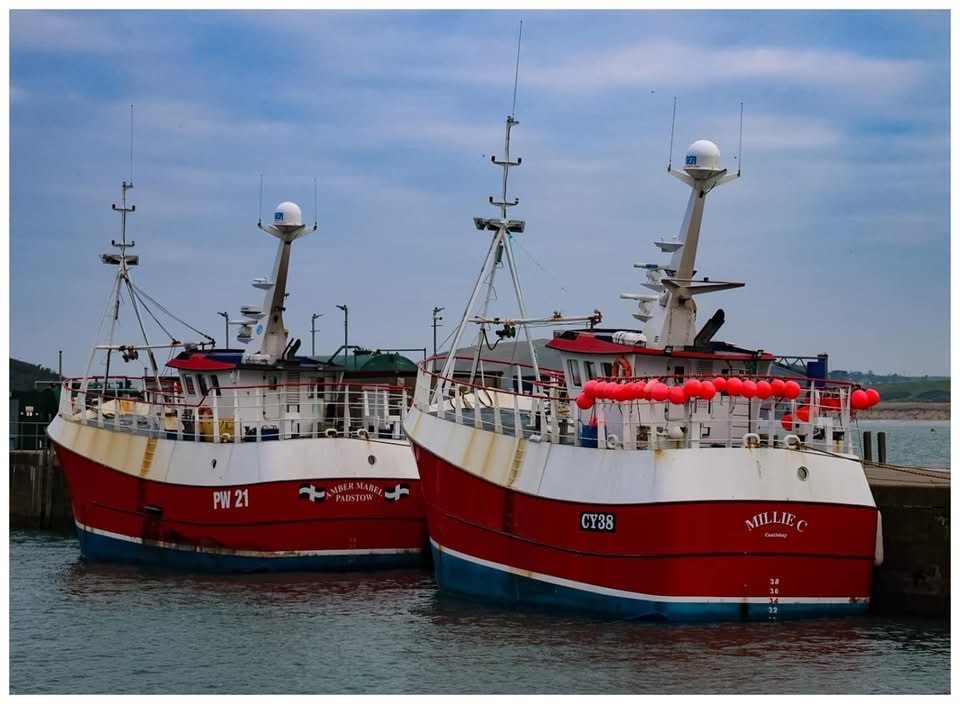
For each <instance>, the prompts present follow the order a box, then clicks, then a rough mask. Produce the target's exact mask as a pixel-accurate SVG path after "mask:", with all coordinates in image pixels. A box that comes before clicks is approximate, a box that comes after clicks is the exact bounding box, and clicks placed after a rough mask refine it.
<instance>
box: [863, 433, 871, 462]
mask: <svg viewBox="0 0 960 704" xmlns="http://www.w3.org/2000/svg"><path fill="white" fill-rule="evenodd" d="M863 459H864V461H865V462H872V461H873V433H871V432H870V431H869V430H864V431H863Z"/></svg>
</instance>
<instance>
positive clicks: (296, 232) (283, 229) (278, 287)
mask: <svg viewBox="0 0 960 704" xmlns="http://www.w3.org/2000/svg"><path fill="white" fill-rule="evenodd" d="M257 227H259V228H260V229H261V230H263V231H264V232H267V233H269V234H271V235H273V236H274V237H276V238H277V239H279V240H280V244H279V245H278V247H277V256H276V259H275V260H274V264H273V275H272V277H271V279H270V282H269V284H263V285H258V287H259V288H264V289H265V294H264V298H263V308H262V311H263V313H264V314H265V318H266V321H265V322H263V321H260V322H257V323H256V327H255V328H254V330H253V334H252V335H251V338H250V341H249V342H248V343H247V348H246V350H245V351H244V353H243V361H244V363H251V364H273V363H275V362H276V361H277V360H279V359H281V358H282V357H283V355H284V353H285V352H286V348H287V330H286V328H285V327H284V326H283V311H284V305H283V302H284V299H285V298H286V295H287V271H288V269H289V267H290V245H291V244H293V241H294V240H296V239H299V238H301V237H303V236H304V235H309V234H310V233H311V232H314V231H315V230H316V229H317V224H316V223H314V224H313V226H312V227H310V226H307V225H304V224H303V222H302V216H301V211H300V207H299V206H298V205H297V204H296V203H290V202H285V203H281V204H280V205H278V206H277V207H276V208H275V209H274V214H273V223H272V224H270V225H266V226H264V225H263V223H262V222H258V223H257Z"/></svg>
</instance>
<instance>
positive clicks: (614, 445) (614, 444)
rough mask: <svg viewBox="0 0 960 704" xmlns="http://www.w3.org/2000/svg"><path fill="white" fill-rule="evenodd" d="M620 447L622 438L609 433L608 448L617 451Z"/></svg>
mask: <svg viewBox="0 0 960 704" xmlns="http://www.w3.org/2000/svg"><path fill="white" fill-rule="evenodd" d="M619 447H620V438H618V437H617V436H616V434H614V433H607V448H608V449H611V450H616V449H618V448H619Z"/></svg>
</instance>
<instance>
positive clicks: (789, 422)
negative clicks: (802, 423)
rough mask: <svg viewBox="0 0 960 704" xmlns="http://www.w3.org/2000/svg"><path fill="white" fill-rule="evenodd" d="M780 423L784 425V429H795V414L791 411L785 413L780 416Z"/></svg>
mask: <svg viewBox="0 0 960 704" xmlns="http://www.w3.org/2000/svg"><path fill="white" fill-rule="evenodd" d="M780 425H782V426H783V429H784V430H793V416H792V415H790V414H789V413H784V414H783V416H782V417H781V418H780Z"/></svg>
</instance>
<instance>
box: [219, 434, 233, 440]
mask: <svg viewBox="0 0 960 704" xmlns="http://www.w3.org/2000/svg"><path fill="white" fill-rule="evenodd" d="M220 442H233V438H232V437H231V436H230V433H220Z"/></svg>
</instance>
